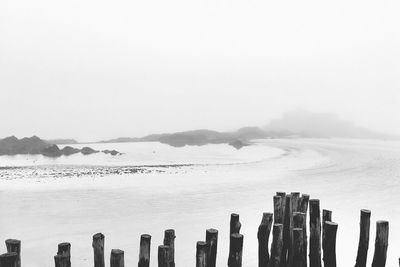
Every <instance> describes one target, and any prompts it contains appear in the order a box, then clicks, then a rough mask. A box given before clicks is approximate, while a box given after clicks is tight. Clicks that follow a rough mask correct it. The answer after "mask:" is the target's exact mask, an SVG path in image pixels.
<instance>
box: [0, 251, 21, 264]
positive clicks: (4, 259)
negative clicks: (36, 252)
mask: <svg viewBox="0 0 400 267" xmlns="http://www.w3.org/2000/svg"><path fill="white" fill-rule="evenodd" d="M17 264H18V254H17V253H16V252H8V253H4V254H1V255H0V266H1V267H17Z"/></svg>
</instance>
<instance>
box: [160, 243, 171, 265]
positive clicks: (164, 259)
mask: <svg viewBox="0 0 400 267" xmlns="http://www.w3.org/2000/svg"><path fill="white" fill-rule="evenodd" d="M169 252H170V248H169V247H168V246H164V245H161V246H158V267H170V262H169V259H170V257H169V256H168V253H169Z"/></svg>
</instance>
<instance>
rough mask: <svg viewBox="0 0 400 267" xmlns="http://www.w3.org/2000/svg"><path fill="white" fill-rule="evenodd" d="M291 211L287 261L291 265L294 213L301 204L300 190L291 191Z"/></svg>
mask: <svg viewBox="0 0 400 267" xmlns="http://www.w3.org/2000/svg"><path fill="white" fill-rule="evenodd" d="M291 196H292V198H291V212H290V229H289V236H290V237H289V238H290V239H289V250H288V257H287V261H288V264H289V265H290V264H291V263H292V261H293V249H294V248H293V246H292V244H293V228H294V223H293V213H294V212H297V211H298V209H299V205H300V193H299V192H292V193H291Z"/></svg>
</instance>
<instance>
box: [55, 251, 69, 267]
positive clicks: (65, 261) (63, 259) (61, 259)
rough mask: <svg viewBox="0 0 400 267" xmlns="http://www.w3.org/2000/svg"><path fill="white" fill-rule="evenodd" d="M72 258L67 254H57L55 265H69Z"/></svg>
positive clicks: (57, 266) (56, 266)
mask: <svg viewBox="0 0 400 267" xmlns="http://www.w3.org/2000/svg"><path fill="white" fill-rule="evenodd" d="M69 263H70V260H69V258H68V256H67V255H63V254H61V255H55V256H54V266H55V267H68V265H69Z"/></svg>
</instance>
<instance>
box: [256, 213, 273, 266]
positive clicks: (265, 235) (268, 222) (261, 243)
mask: <svg viewBox="0 0 400 267" xmlns="http://www.w3.org/2000/svg"><path fill="white" fill-rule="evenodd" d="M272 221H273V214H272V213H263V217H262V220H261V224H260V226H259V227H258V233H257V238H258V266H259V267H267V266H268V261H269V248H268V242H269V235H270V233H271V228H272Z"/></svg>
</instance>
